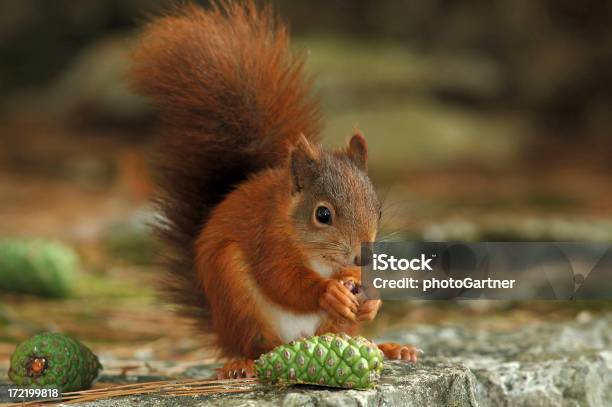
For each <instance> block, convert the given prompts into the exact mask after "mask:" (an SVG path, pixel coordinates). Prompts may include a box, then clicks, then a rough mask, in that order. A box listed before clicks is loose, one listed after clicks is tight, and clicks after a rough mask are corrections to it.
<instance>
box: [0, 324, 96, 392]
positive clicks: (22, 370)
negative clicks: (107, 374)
mask: <svg viewBox="0 0 612 407" xmlns="http://www.w3.org/2000/svg"><path fill="white" fill-rule="evenodd" d="M101 369H102V365H101V364H100V362H99V361H98V358H97V356H96V355H94V354H93V352H92V351H91V350H90V349H89V348H88V347H86V346H85V345H83V344H82V343H81V342H79V341H77V340H76V339H72V338H70V337H69V336H66V335H64V334H59V333H49V332H46V333H41V334H38V335H35V336H33V337H32V338H30V339H28V340H27V341H25V342H22V343H20V344H19V345H18V346H17V349H16V350H15V353H13V356H12V357H11V367H10V369H9V378H10V379H11V380H12V381H13V383H15V384H16V385H18V386H30V387H51V386H53V387H58V388H60V389H61V391H62V392H68V391H78V390H85V389H87V388H89V387H90V386H91V383H92V382H93V381H94V380H95V378H96V377H97V376H98V372H99V371H100V370H101Z"/></svg>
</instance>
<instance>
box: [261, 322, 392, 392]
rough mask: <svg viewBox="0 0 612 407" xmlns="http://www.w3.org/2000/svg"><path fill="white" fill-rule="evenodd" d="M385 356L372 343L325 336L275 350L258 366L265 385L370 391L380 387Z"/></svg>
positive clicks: (344, 337) (352, 338) (358, 337)
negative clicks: (377, 386) (292, 385)
mask: <svg viewBox="0 0 612 407" xmlns="http://www.w3.org/2000/svg"><path fill="white" fill-rule="evenodd" d="M382 367H383V353H382V351H381V350H380V349H378V347H377V346H376V345H375V344H374V343H373V342H371V341H369V340H367V339H365V338H363V337H361V336H356V337H350V336H348V335H346V334H325V335H321V336H312V337H310V338H306V339H302V340H300V341H294V342H290V343H288V344H285V345H281V346H278V347H276V348H275V349H274V350H272V351H270V352H268V353H266V354H264V355H261V356H260V357H259V359H257V360H256V362H255V369H256V371H257V377H258V378H259V380H261V381H263V382H269V383H276V382H278V381H281V382H288V383H307V384H315V385H321V386H330V387H343V388H349V389H351V388H353V389H369V388H372V387H374V386H375V385H376V383H378V379H379V378H380V373H381V371H382Z"/></svg>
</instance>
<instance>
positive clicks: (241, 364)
mask: <svg viewBox="0 0 612 407" xmlns="http://www.w3.org/2000/svg"><path fill="white" fill-rule="evenodd" d="M251 377H255V361H254V360H252V359H242V360H234V361H231V362H227V363H226V364H224V365H223V367H220V368H218V369H217V380H227V379H246V378H251Z"/></svg>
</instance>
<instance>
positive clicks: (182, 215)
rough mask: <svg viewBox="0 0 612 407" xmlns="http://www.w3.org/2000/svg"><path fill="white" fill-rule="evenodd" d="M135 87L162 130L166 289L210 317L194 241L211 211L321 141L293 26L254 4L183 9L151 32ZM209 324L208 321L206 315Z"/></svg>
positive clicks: (137, 60)
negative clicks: (293, 151) (244, 184)
mask: <svg viewBox="0 0 612 407" xmlns="http://www.w3.org/2000/svg"><path fill="white" fill-rule="evenodd" d="M131 79H132V82H133V85H134V87H135V88H136V90H137V91H138V92H139V93H141V94H143V95H145V96H147V97H149V98H150V99H152V101H153V103H154V105H155V106H156V107H157V109H158V111H159V114H160V116H161V119H162V122H163V127H162V130H163V131H162V134H161V145H160V150H159V157H158V158H157V162H156V165H157V167H158V172H159V181H158V186H159V194H158V200H157V202H158V207H159V210H160V213H161V222H160V225H159V226H157V229H158V230H157V231H158V232H159V234H160V236H161V237H162V239H163V240H164V242H165V244H166V245H167V247H168V249H169V253H168V258H169V262H170V264H169V267H170V271H171V273H172V275H171V278H170V279H168V281H167V282H166V283H165V284H166V287H165V288H166V289H167V291H168V292H169V293H170V294H171V295H172V297H173V299H174V300H175V301H177V302H178V303H182V304H184V305H188V306H190V308H193V306H194V305H196V306H197V305H200V307H197V308H198V311H197V312H198V313H204V314H206V312H207V307H206V300H205V298H204V297H203V290H202V288H201V287H198V285H197V280H196V278H195V271H194V265H193V262H194V257H195V253H194V242H195V239H196V238H197V236H198V234H199V232H200V231H201V229H202V227H203V225H204V224H205V223H206V221H207V218H208V216H209V213H210V211H211V209H212V208H213V207H214V206H216V205H217V204H218V203H219V202H220V201H221V200H222V199H223V198H224V196H225V195H226V194H227V193H228V192H230V191H231V190H232V188H234V187H235V186H236V184H238V183H240V182H241V181H243V180H245V179H246V177H247V176H248V175H249V174H252V173H255V172H258V171H261V170H262V169H265V168H268V167H273V166H277V165H280V164H282V163H284V162H285V160H286V159H287V158H288V151H289V149H290V146H291V145H292V144H293V143H294V142H295V141H296V140H297V138H298V136H299V135H300V134H301V133H303V134H304V135H305V136H306V137H308V138H310V139H316V138H317V137H318V133H319V129H320V116H319V106H318V102H317V100H316V99H313V98H312V97H311V96H310V80H309V79H308V78H307V76H306V75H305V74H304V60H303V58H302V57H301V56H296V55H294V54H293V53H292V52H291V50H290V45H289V38H288V31H287V28H286V27H285V26H284V25H283V24H281V23H279V22H278V20H277V18H276V17H275V14H274V12H273V10H272V9H271V8H270V7H269V6H268V7H265V8H263V9H259V8H258V7H256V5H255V3H254V1H253V0H244V1H238V2H229V1H222V2H218V3H217V2H215V3H214V4H213V5H212V7H211V8H210V9H209V10H204V9H202V8H200V7H198V6H195V5H187V6H182V7H179V8H178V9H177V10H175V11H174V12H172V13H171V14H169V15H166V16H164V17H161V18H157V19H155V20H153V21H152V22H151V23H149V25H148V26H147V27H146V29H145V31H144V33H143V34H142V36H141V38H140V43H139V45H138V48H137V50H136V52H135V55H134V65H133V69H132V71H131ZM204 316H206V315H204Z"/></svg>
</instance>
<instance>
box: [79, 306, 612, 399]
mask: <svg viewBox="0 0 612 407" xmlns="http://www.w3.org/2000/svg"><path fill="white" fill-rule="evenodd" d="M378 339H379V340H380V341H397V342H407V343H413V344H416V345H418V346H419V347H420V348H422V349H423V350H424V352H425V354H424V356H423V357H422V359H421V361H419V362H418V363H416V364H407V363H400V362H386V363H385V369H384V371H383V375H382V382H381V384H380V385H379V386H378V388H376V389H374V390H367V391H358V390H335V389H325V388H317V387H313V386H291V387H270V386H261V387H259V388H257V389H256V390H254V391H250V392H246V393H234V394H227V395H217V396H207V397H183V398H178V397H162V396H134V397H124V398H119V399H109V400H103V401H96V402H92V403H87V404H86V405H87V406H90V407H102V406H129V405H134V404H140V403H145V404H146V405H179V404H180V405H187V406H201V405H217V406H381V405H382V406H453V407H461V406H567V407H570V406H572V407H573V406H602V407H603V406H609V405H612V315H607V316H597V317H594V316H592V315H591V314H589V313H586V312H583V313H581V314H580V315H579V317H578V318H577V319H576V320H575V321H565V322H555V323H538V324H533V325H528V326H524V327H521V328H518V329H506V330H505V331H499V330H497V331H495V330H490V329H489V330H481V329H474V328H471V327H460V326H445V327H435V326H420V327H417V328H414V329H412V330H410V331H395V332H390V333H388V334H387V335H385V336H384V337H381V338H378ZM186 373H187V374H188V375H189V376H192V377H208V376H209V375H210V373H211V367H210V366H209V365H206V366H201V367H196V368H191V369H190V370H189V371H188V372H186ZM107 379H110V378H105V381H108V380H107Z"/></svg>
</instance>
